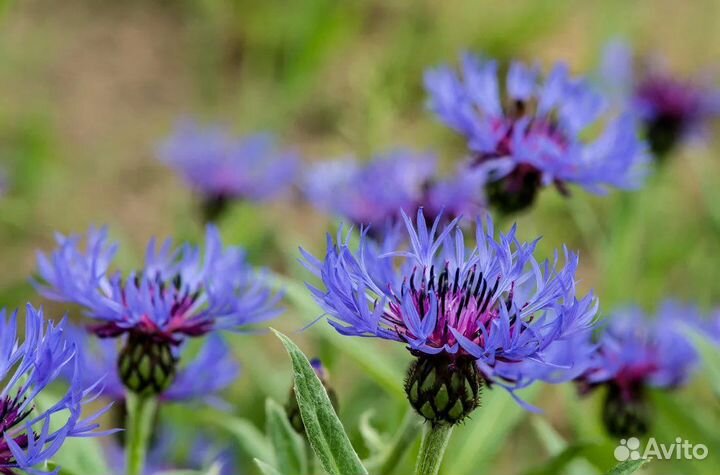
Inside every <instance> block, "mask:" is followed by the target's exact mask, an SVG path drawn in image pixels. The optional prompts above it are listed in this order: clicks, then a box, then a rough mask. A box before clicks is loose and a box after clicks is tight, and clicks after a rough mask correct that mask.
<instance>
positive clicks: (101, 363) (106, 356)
mask: <svg viewBox="0 0 720 475" xmlns="http://www.w3.org/2000/svg"><path fill="white" fill-rule="evenodd" d="M66 331H67V333H68V334H69V338H70V339H71V340H72V341H73V342H74V343H75V344H76V345H77V347H78V348H79V349H80V351H79V358H78V359H79V362H80V367H81V368H83V371H82V372H81V374H80V376H79V378H80V380H81V382H82V383H83V384H90V383H92V382H93V381H97V380H98V379H100V378H104V379H103V388H102V390H101V391H100V395H102V396H104V397H106V398H108V399H111V400H113V401H118V402H122V401H124V400H125V395H126V390H125V387H124V385H123V382H122V381H121V379H120V375H119V373H118V367H117V360H118V355H119V352H120V348H119V347H118V344H117V342H116V341H115V340H109V339H95V338H89V335H88V332H87V331H85V329H82V328H78V327H74V326H68V327H66ZM183 350H184V348H183V347H180V348H177V349H176V350H175V351H176V352H177V354H178V356H179V354H180V353H181V352H183ZM239 374H240V365H239V363H238V362H237V360H236V359H235V357H234V356H233V354H232V352H231V351H230V348H228V346H227V344H226V343H225V341H224V340H223V338H222V337H221V336H220V335H218V334H215V333H211V334H210V335H208V337H207V339H206V341H205V342H204V343H203V345H202V347H201V349H200V350H199V352H198V354H197V356H196V357H195V358H194V359H192V361H190V362H189V363H188V364H186V365H185V366H184V367H181V368H180V369H179V370H178V373H177V375H176V377H175V379H174V381H173V382H172V384H171V385H170V387H169V388H168V389H167V390H166V391H165V392H163V393H162V394H160V395H159V398H160V399H161V400H163V401H169V402H185V401H192V400H203V401H204V402H206V403H209V404H211V405H214V406H218V407H224V406H225V405H226V404H225V402H224V401H223V400H222V399H221V398H220V397H219V396H218V394H217V393H219V392H220V391H222V390H223V389H225V388H227V387H228V386H230V385H231V384H232V383H233V382H234V381H235V380H236V379H237V378H238V375H239ZM66 376H67V375H66Z"/></svg>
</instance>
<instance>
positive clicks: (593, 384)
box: [577, 301, 698, 437]
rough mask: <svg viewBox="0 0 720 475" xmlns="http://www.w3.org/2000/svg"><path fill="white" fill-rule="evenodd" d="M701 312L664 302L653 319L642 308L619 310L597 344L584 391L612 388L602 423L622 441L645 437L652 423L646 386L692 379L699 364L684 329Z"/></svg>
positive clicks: (665, 385) (679, 383) (580, 381)
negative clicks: (626, 438) (603, 387)
mask: <svg viewBox="0 0 720 475" xmlns="http://www.w3.org/2000/svg"><path fill="white" fill-rule="evenodd" d="M697 314H698V311H697V309H695V308H694V307H691V306H686V305H680V304H678V303H676V302H671V301H668V302H665V303H664V304H663V305H662V307H661V308H660V310H659V312H658V315H657V316H656V318H655V319H654V320H652V319H650V318H648V317H647V316H646V315H645V314H644V313H643V312H642V311H641V310H640V309H638V308H626V309H622V310H619V311H617V312H615V313H614V314H613V315H612V316H611V317H610V319H609V321H608V324H607V328H606V329H605V331H604V332H603V333H602V335H601V337H600V340H599V342H598V344H597V350H596V352H595V355H594V356H593V358H592V360H591V363H590V365H589V367H588V369H587V370H586V372H585V373H584V374H583V375H581V376H580V377H578V379H577V381H578V384H579V386H580V388H581V390H582V391H589V390H592V389H595V388H597V387H599V386H605V387H607V395H606V399H605V405H604V409H603V420H604V422H605V425H606V427H607V429H608V431H609V432H610V434H612V435H615V436H618V437H627V436H635V435H643V434H644V433H646V432H647V430H648V428H649V425H650V407H649V406H648V403H647V401H646V388H648V387H654V388H662V389H673V388H677V387H679V386H682V385H683V384H685V383H686V381H687V380H688V378H689V376H690V374H691V373H692V371H693V369H695V367H696V365H697V361H698V357H697V353H696V351H695V349H694V347H693V346H692V344H691V343H690V341H689V340H688V339H687V336H686V335H685V331H684V329H683V325H685V324H687V323H689V322H692V321H694V320H696V316H697Z"/></svg>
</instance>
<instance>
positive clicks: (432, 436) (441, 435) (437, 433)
mask: <svg viewBox="0 0 720 475" xmlns="http://www.w3.org/2000/svg"><path fill="white" fill-rule="evenodd" d="M452 430H453V426H451V425H450V424H435V425H431V426H430V427H429V428H428V429H426V431H425V434H424V435H423V440H422V444H421V445H420V453H419V454H418V459H417V466H416V467H415V475H437V473H438V471H439V470H440V464H441V463H442V459H443V455H444V454H445V448H447V444H448V441H449V440H450V435H451V434H452Z"/></svg>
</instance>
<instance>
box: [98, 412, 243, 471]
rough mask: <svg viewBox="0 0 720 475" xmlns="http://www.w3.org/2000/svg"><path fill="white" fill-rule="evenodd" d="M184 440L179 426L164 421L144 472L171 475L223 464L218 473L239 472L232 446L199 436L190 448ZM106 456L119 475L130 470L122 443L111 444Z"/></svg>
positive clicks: (148, 456)
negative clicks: (221, 446) (220, 445)
mask: <svg viewBox="0 0 720 475" xmlns="http://www.w3.org/2000/svg"><path fill="white" fill-rule="evenodd" d="M183 442H184V441H183V440H181V438H180V437H178V431H177V430H174V429H173V427H171V426H170V425H167V424H161V425H160V426H159V429H158V431H157V433H156V436H155V437H153V442H152V445H151V446H150V449H149V451H148V454H147V459H146V461H145V469H144V470H143V474H144V475H161V474H166V475H167V474H171V473H176V471H178V470H203V469H207V468H208V467H210V466H212V467H219V469H220V471H219V473H218V475H239V473H238V471H237V469H236V467H235V466H234V460H233V454H232V452H231V451H230V450H229V449H227V450H222V451H221V450H218V449H217V448H216V447H215V446H214V444H213V443H212V441H211V440H209V439H208V438H206V437H204V436H197V437H195V439H194V440H193V441H192V443H191V444H190V447H189V449H188V448H187V447H186V446H185V445H184V444H183ZM179 449H180V450H179ZM106 456H107V459H108V462H109V463H108V465H109V466H111V467H113V468H114V472H113V473H115V474H117V475H124V474H125V473H126V471H125V463H126V460H125V451H124V450H123V448H122V447H121V446H120V445H117V444H112V445H109V446H108V447H107V450H106ZM213 473H215V472H213Z"/></svg>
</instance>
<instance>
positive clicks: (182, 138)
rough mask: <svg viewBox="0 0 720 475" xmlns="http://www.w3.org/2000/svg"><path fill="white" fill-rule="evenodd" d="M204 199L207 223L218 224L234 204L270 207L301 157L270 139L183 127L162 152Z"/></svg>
mask: <svg viewBox="0 0 720 475" xmlns="http://www.w3.org/2000/svg"><path fill="white" fill-rule="evenodd" d="M158 157H159V158H160V160H161V161H163V162H164V163H166V164H167V165H168V166H170V167H171V168H173V169H174V170H175V171H177V172H178V174H180V175H181V176H182V178H183V179H184V180H185V181H186V182H187V183H188V184H189V185H190V186H191V187H192V188H193V189H194V190H195V191H196V192H197V193H198V194H199V195H200V196H201V197H202V207H203V213H204V218H205V219H206V221H213V220H215V219H217V218H218V217H219V216H220V215H221V214H222V212H223V211H224V210H225V209H226V206H227V205H228V203H229V202H230V201H232V200H247V201H267V200H270V199H272V198H275V197H277V196H278V195H280V194H281V193H283V192H284V191H286V190H287V189H288V188H289V187H290V185H291V184H292V183H293V181H294V180H295V177H296V175H297V172H298V170H299V166H300V160H299V156H298V155H297V154H296V153H295V152H293V151H289V150H284V149H282V148H280V146H279V145H278V144H277V142H276V140H275V138H274V137H273V136H272V135H271V134H267V133H259V134H255V135H249V136H246V137H236V136H234V135H233V134H232V133H231V132H230V131H229V130H228V129H226V128H225V127H222V126H220V125H209V126H206V127H202V126H200V125H198V124H197V123H196V122H194V121H191V120H185V121H181V122H179V123H178V124H177V125H176V127H175V130H174V131H173V133H172V134H171V135H170V137H168V138H167V139H166V140H165V142H164V143H162V144H161V146H160V147H159V151H158Z"/></svg>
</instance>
